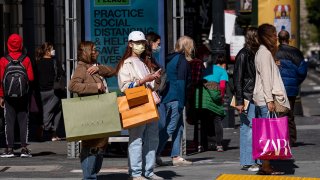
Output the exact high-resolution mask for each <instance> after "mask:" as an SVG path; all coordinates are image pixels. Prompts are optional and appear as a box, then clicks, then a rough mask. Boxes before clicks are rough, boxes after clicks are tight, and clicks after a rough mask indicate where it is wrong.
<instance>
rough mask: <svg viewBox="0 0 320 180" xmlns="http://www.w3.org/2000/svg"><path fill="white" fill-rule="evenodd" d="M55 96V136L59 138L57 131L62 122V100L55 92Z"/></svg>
mask: <svg viewBox="0 0 320 180" xmlns="http://www.w3.org/2000/svg"><path fill="white" fill-rule="evenodd" d="M53 96H54V98H53V99H54V111H53V114H54V118H53V132H54V134H53V137H55V138H58V136H57V134H56V132H57V129H58V126H59V124H60V122H61V115H62V105H61V100H60V99H59V98H58V97H57V96H56V95H55V94H53Z"/></svg>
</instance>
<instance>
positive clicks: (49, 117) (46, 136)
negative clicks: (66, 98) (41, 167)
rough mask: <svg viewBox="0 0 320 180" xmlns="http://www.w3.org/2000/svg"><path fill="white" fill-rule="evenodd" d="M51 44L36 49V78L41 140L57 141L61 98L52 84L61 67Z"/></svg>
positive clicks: (59, 73)
mask: <svg viewBox="0 0 320 180" xmlns="http://www.w3.org/2000/svg"><path fill="white" fill-rule="evenodd" d="M53 56H55V50H54V49H53V44H52V43H50V42H45V43H43V44H42V45H41V46H40V47H39V48H37V49H36V56H35V58H36V65H37V78H38V82H39V90H40V97H41V104H42V116H43V130H44V131H43V137H42V140H52V141H59V140H60V138H59V137H58V135H57V133H56V132H57V128H58V125H59V123H60V121H61V100H60V98H58V97H57V96H56V94H55V90H54V84H55V82H56V79H57V77H59V78H61V75H62V68H61V65H60V66H59V65H58V63H57V62H56V60H54V59H53Z"/></svg>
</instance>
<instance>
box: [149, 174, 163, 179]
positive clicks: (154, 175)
mask: <svg viewBox="0 0 320 180" xmlns="http://www.w3.org/2000/svg"><path fill="white" fill-rule="evenodd" d="M147 178H148V179H152V180H163V178H162V177H160V176H157V175H156V174H153V175H152V176H151V177H147Z"/></svg>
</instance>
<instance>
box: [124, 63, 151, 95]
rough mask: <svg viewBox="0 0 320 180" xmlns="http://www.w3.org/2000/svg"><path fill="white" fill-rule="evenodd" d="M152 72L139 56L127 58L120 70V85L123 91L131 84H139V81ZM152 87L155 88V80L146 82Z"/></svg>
mask: <svg viewBox="0 0 320 180" xmlns="http://www.w3.org/2000/svg"><path fill="white" fill-rule="evenodd" d="M148 74H150V71H149V69H148V68H147V66H146V65H145V64H144V63H143V62H142V61H141V60H140V59H139V58H138V57H129V58H128V59H126V60H125V61H124V63H123V65H122V67H121V68H120V70H119V72H118V85H119V89H120V90H121V92H124V90H126V89H128V87H129V85H130V84H131V83H133V86H134V87H136V86H137V85H138V83H137V81H138V80H141V79H143V78H144V77H145V76H147V75H148ZM146 84H147V86H148V87H150V88H151V89H153V88H154V81H152V82H147V83H146Z"/></svg>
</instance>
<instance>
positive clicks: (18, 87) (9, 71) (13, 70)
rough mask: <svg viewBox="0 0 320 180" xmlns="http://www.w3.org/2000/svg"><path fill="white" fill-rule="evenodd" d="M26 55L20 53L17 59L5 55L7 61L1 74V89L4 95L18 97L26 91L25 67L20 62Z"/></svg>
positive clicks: (27, 83)
mask: <svg viewBox="0 0 320 180" xmlns="http://www.w3.org/2000/svg"><path fill="white" fill-rule="evenodd" d="M25 57H26V55H25V54H21V56H20V57H19V58H18V59H13V58H12V57H11V56H9V55H7V56H5V58H6V59H7V60H8V61H9V63H8V65H7V66H6V68H5V71H4V76H3V81H2V83H3V84H2V85H3V91H4V95H5V96H6V97H12V98H19V97H22V96H24V95H26V94H27V93H28V90H29V78H28V74H27V70H26V68H25V67H24V66H23V64H22V62H23V60H24V59H25Z"/></svg>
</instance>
